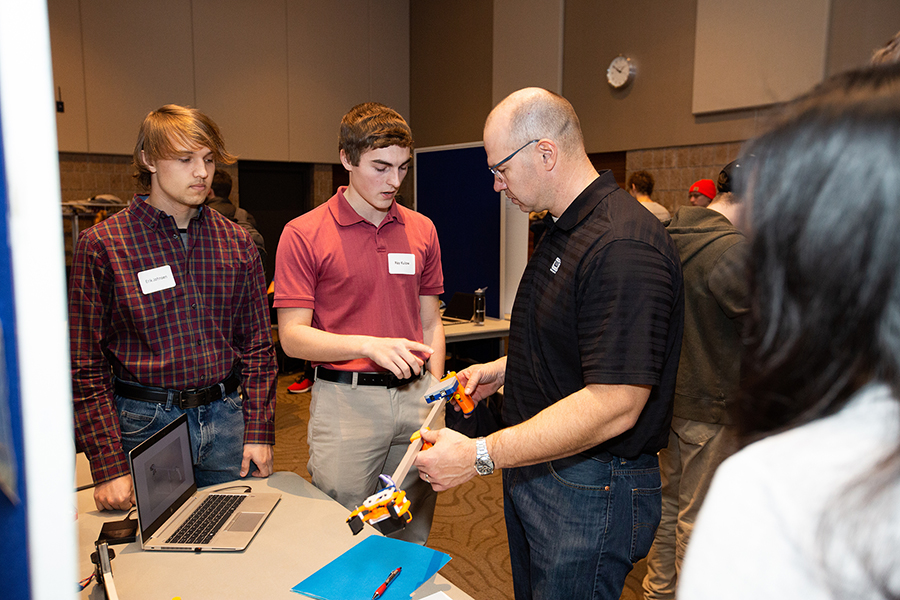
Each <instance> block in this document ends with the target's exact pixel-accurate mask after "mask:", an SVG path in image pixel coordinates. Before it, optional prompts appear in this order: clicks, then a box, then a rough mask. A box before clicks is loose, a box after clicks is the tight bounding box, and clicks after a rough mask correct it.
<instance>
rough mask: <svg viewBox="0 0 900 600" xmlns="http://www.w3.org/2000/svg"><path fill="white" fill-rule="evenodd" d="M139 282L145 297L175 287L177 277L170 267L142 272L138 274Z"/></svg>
mask: <svg viewBox="0 0 900 600" xmlns="http://www.w3.org/2000/svg"><path fill="white" fill-rule="evenodd" d="M138 281H139V282H140V283H141V291H142V292H144V294H145V295H146V294H152V293H153V292H160V291H162V290H167V289H169V288H173V287H175V277H174V276H173V275H172V267H170V266H169V265H165V266H162V267H156V268H155V269H148V270H146V271H141V272H140V273H138Z"/></svg>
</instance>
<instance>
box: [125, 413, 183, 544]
mask: <svg viewBox="0 0 900 600" xmlns="http://www.w3.org/2000/svg"><path fill="white" fill-rule="evenodd" d="M130 459H131V461H130V462H131V475H132V478H133V479H134V495H135V498H136V500H137V509H138V521H139V522H140V525H141V539H143V540H147V539H148V538H149V537H150V536H151V535H153V533H154V532H155V531H156V530H157V529H158V528H159V527H160V526H162V524H163V523H165V522H166V519H168V518H169V517H170V516H172V514H174V513H175V511H176V510H178V508H180V507H181V505H182V504H184V502H185V501H186V500H187V499H188V498H190V497H191V495H192V494H193V493H194V492H196V491H197V485H196V483H195V482H194V470H193V465H192V460H191V443H190V434H189V432H188V424H187V417H186V416H185V415H181V416H180V417H178V418H177V419H175V420H174V421H172V422H171V423H169V424H168V425H166V426H165V427H163V428H162V429H161V430H160V431H159V432H157V433H155V434H154V435H153V436H151V437H150V438H149V439H147V440H146V441H144V442H142V443H141V444H140V445H138V446H137V447H136V448H135V449H134V450H132V451H131V455H130Z"/></svg>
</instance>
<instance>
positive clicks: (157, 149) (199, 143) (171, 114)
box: [134, 104, 237, 189]
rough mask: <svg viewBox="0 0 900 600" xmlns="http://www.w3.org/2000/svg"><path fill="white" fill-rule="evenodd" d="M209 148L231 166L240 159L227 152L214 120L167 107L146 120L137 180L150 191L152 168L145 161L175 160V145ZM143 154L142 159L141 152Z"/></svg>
mask: <svg viewBox="0 0 900 600" xmlns="http://www.w3.org/2000/svg"><path fill="white" fill-rule="evenodd" d="M178 145H182V146H184V147H186V148H198V147H204V148H209V149H210V151H212V154H213V157H214V158H215V160H216V162H220V163H224V164H226V165H230V164H232V163H234V161H235V160H237V158H236V157H235V156H233V155H231V154H229V153H228V151H227V150H225V142H224V141H223V140H222V134H220V133H219V128H218V126H216V124H215V123H214V122H213V120H212V119H210V118H209V117H207V116H206V115H204V114H203V113H202V112H200V111H199V110H197V109H196V108H189V107H186V106H178V105H177V104H166V105H165V106H163V107H162V108H159V109H157V110H154V111H153V112H151V113H149V114H148V115H147V116H146V117H144V122H143V123H141V128H140V130H139V131H138V139H137V143H136V144H135V145H134V168H135V169H136V170H137V171H136V172H135V174H134V176H135V178H136V179H137V180H138V182H139V183H140V184H141V186H142V187H144V188H145V189H149V188H150V175H151V173H150V169H149V168H148V167H147V165H146V164H145V162H144V160H147V161H149V162H154V161H157V160H159V159H167V158H174V157H175V156H176V155H177V152H178V151H177V149H176V146H178ZM142 151H143V153H144V155H143V157H141V152H142Z"/></svg>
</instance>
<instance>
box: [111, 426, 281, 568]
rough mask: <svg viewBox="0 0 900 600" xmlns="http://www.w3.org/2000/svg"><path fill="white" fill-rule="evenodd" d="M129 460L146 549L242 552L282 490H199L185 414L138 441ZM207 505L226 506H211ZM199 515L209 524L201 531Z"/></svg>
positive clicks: (279, 496)
mask: <svg viewBox="0 0 900 600" xmlns="http://www.w3.org/2000/svg"><path fill="white" fill-rule="evenodd" d="M128 460H129V464H130V465H131V476H132V478H133V479H134V497H135V501H136V503H137V514H138V525H139V527H140V530H141V548H143V549H144V550H189V551H199V550H216V551H223V552H224V551H237V550H243V549H244V548H246V547H247V545H248V544H249V543H250V540H252V539H253V536H254V535H256V532H257V531H258V530H259V528H260V527H262V524H263V522H264V521H265V520H266V517H268V516H269V514H270V513H271V512H272V509H274V508H275V505H276V504H278V501H279V500H280V499H281V494H256V493H253V492H250V493H237V494H234V493H228V492H223V493H217V492H216V491H215V490H213V491H202V492H198V491H197V484H196V482H195V481H194V468H193V459H192V456H191V438H190V434H189V432H188V423H187V416H185V415H181V416H180V417H178V418H177V419H175V420H174V421H172V422H171V423H169V424H168V425H166V426H165V427H163V428H162V429H160V430H159V431H158V432H157V433H155V434H154V435H152V436H151V437H150V438H149V439H147V440H145V441H144V442H142V443H141V444H140V445H139V446H137V447H136V448H135V449H134V450H132V451H131V452H130V454H129V456H128ZM231 485H232V484H229V486H231ZM233 485H234V486H235V487H237V486H241V485H243V484H242V483H241V482H237V483H235V484H233ZM204 502H206V504H204ZM210 503H213V504H224V506H217V507H216V508H214V509H209V508H208V506H209V504H210ZM201 506H202V507H203V508H202V509H201ZM198 509H201V510H198ZM195 512H196V513H198V515H197V516H195V517H194V521H190V522H189V523H188V524H187V525H185V524H186V523H187V522H188V521H189V519H191V517H192V515H194V513H195ZM204 512H205V513H208V514H207V515H206V516H205V517H204V518H202V519H199V518H200V517H201V516H202V513H204ZM198 519H199V520H201V521H204V520H205V521H206V522H207V525H203V526H201V528H204V530H203V531H200V530H198V529H197V528H196V527H195V526H194V524H195V523H196V522H197V520H198ZM210 521H212V524H211V525H210V524H209V522H210ZM182 525H185V526H184V527H182ZM210 528H211V529H213V530H214V531H208V530H209V529H210ZM189 529H191V530H192V531H188V530H189Z"/></svg>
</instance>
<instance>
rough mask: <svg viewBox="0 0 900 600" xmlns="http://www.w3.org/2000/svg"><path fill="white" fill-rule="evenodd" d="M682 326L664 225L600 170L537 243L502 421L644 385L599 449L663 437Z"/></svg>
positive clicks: (659, 444)
mask: <svg viewBox="0 0 900 600" xmlns="http://www.w3.org/2000/svg"><path fill="white" fill-rule="evenodd" d="M683 328H684V292H683V288H682V281H681V261H680V260H679V258H678V251H677V249H676V248H675V245H674V243H673V242H672V239H671V238H670V237H669V234H668V233H666V230H665V228H664V227H663V226H662V224H661V223H660V222H659V219H657V218H656V217H655V216H654V215H653V214H652V213H651V212H650V211H648V210H647V209H646V208H644V207H643V206H641V204H640V203H639V202H638V201H637V200H635V199H634V198H632V197H631V196H630V195H629V194H628V193H626V192H625V191H624V190H622V189H621V188H620V187H619V186H618V184H617V183H616V180H615V178H614V177H613V175H612V173H611V172H610V171H603V172H602V173H601V174H600V176H599V177H598V178H597V179H595V180H594V181H593V182H592V183H591V184H590V185H589V186H588V187H587V188H586V189H585V190H584V191H583V192H582V193H581V194H580V195H579V196H578V198H576V199H575V201H574V202H573V203H572V204H571V205H570V206H569V208H567V209H566V211H565V213H563V215H562V216H561V217H560V218H559V220H558V221H557V222H556V223H552V222H551V224H550V226H549V227H548V229H547V232H546V233H545V234H544V236H543V238H542V239H541V241H540V243H539V244H538V247H537V248H536V249H535V251H534V254H533V255H532V257H531V260H530V261H529V262H528V266H527V267H526V268H525V273H524V275H523V276H522V281H521V282H520V283H519V289H518V292H517V293H516V300H515V304H514V305H513V311H512V319H511V322H510V328H509V356H508V359H507V366H506V383H505V387H504V400H505V401H504V406H503V420H504V421H505V423H506V424H508V425H515V424H518V423H521V422H522V421H525V420H526V419H529V418H531V417H533V416H534V415H536V414H537V413H538V412H540V411H541V410H543V409H544V408H546V407H547V406H549V405H551V404H553V403H554V402H556V401H557V400H560V399H562V398H564V397H566V396H568V395H570V394H572V393H574V392H577V391H578V390H580V389H582V388H584V387H585V386H586V385H588V384H592V383H603V384H630V385H652V386H653V388H652V391H651V392H650V398H649V399H648V401H647V405H646V406H645V407H644V410H643V412H642V413H641V415H640V417H639V418H638V421H637V423H636V424H635V426H634V427H633V428H632V429H630V430H629V431H626V432H625V433H623V434H621V435H619V436H618V437H615V438H613V439H611V440H608V441H606V442H605V443H603V444H601V445H600V446H597V448H595V451H601V450H605V451H607V452H609V453H611V454H613V455H615V456H619V457H623V458H628V459H633V458H637V456H639V455H640V454H647V453H656V452H657V451H659V450H660V449H661V448H663V447H665V446H666V444H667V442H668V430H669V425H670V422H671V420H672V397H673V394H674V391H675V375H676V373H677V371H678V357H679V354H680V352H681V334H682V331H683Z"/></svg>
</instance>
